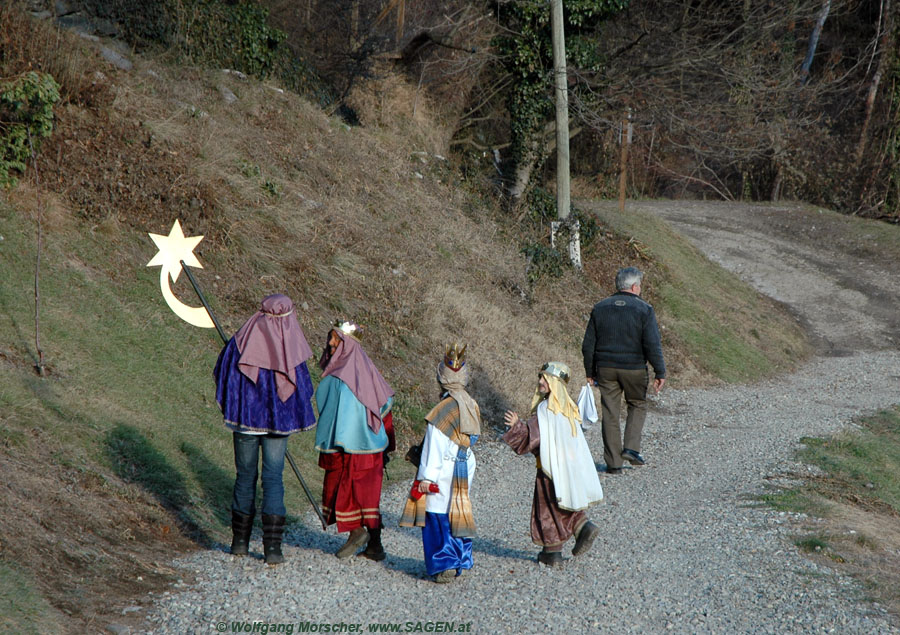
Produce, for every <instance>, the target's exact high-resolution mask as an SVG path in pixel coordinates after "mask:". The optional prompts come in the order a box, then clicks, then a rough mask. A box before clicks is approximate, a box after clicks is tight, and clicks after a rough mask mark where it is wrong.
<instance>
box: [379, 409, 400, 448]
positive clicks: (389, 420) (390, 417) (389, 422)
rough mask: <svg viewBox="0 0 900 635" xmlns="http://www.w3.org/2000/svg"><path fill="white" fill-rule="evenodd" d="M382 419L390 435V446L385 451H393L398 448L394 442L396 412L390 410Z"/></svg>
mask: <svg viewBox="0 0 900 635" xmlns="http://www.w3.org/2000/svg"><path fill="white" fill-rule="evenodd" d="M381 421H382V422H383V423H384V431H385V432H387V436H388V446H387V449H386V450H385V452H393V451H394V450H395V449H397V446H396V444H395V442H394V413H393V412H388V413H387V414H386V415H384V419H382V420H381Z"/></svg>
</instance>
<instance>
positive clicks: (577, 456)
mask: <svg viewBox="0 0 900 635" xmlns="http://www.w3.org/2000/svg"><path fill="white" fill-rule="evenodd" d="M537 417H538V427H539V429H540V433H541V471H543V472H544V474H546V475H547V476H549V477H550V479H551V480H552V481H553V489H554V490H556V501H557V504H558V505H559V506H560V507H561V508H562V509H565V510H568V511H573V512H574V511H580V510H582V509H586V508H587V507H589V506H590V505H592V504H593V503H596V502H598V501H601V500H603V488H602V487H601V486H600V477H599V476H597V466H596V465H594V458H593V457H592V456H591V450H590V448H588V444H587V441H585V439H584V433H583V432H582V431H581V426H574V427H575V436H572V427H573V426H572V424H571V423H570V422H569V420H568V419H567V418H566V417H564V416H563V415H561V414H555V413H552V412H550V410H549V409H548V408H547V401H546V400H544V401H542V402H541V403H540V404H539V405H538V407H537Z"/></svg>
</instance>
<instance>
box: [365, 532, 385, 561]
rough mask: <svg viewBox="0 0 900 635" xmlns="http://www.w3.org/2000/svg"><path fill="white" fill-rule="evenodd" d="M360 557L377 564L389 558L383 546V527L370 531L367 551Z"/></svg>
mask: <svg viewBox="0 0 900 635" xmlns="http://www.w3.org/2000/svg"><path fill="white" fill-rule="evenodd" d="M359 555H361V556H363V557H366V558H368V559H369V560H374V561H375V562H381V561H382V560H384V559H385V558H386V557H387V554H386V553H385V552H384V547H383V546H382V545H381V527H379V528H378V529H369V544H367V545H366V550H365V551H363V552H362V553H360V554H359Z"/></svg>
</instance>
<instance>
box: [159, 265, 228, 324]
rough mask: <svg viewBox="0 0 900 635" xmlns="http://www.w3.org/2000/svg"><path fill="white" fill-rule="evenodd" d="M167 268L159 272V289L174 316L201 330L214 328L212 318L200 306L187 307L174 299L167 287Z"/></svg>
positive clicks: (168, 276) (162, 268)
mask: <svg viewBox="0 0 900 635" xmlns="http://www.w3.org/2000/svg"><path fill="white" fill-rule="evenodd" d="M170 279H171V277H170V275H169V268H168V267H166V266H163V267H161V268H160V270H159V288H160V289H161V290H162V294H163V298H164V299H165V301H166V304H168V305H169V308H170V309H172V311H174V312H175V315H177V316H178V317H180V318H181V319H182V320H184V321H185V322H187V323H188V324H190V325H192V326H199V327H200V328H202V329H211V328H215V326H216V325H215V324H213V321H212V318H211V317H209V313H207V312H206V309H204V308H203V307H202V306H200V307H196V306H188V305H186V304H184V303H183V302H182V301H181V300H179V299H178V298H176V297H175V294H174V293H172V289H171V288H170V287H169V280H170Z"/></svg>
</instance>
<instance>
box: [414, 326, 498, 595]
mask: <svg viewBox="0 0 900 635" xmlns="http://www.w3.org/2000/svg"><path fill="white" fill-rule="evenodd" d="M465 354H466V347H465V346H463V347H462V348H460V347H459V345H457V344H454V345H453V346H448V347H447V348H446V352H445V355H444V360H443V361H442V362H441V363H440V365H438V369H437V380H438V384H439V385H440V387H441V392H442V394H441V401H440V402H439V403H438V404H437V405H436V406H435V407H434V408H432V410H431V412H429V413H428V414H427V415H426V416H425V420H426V421H427V422H428V425H427V426H426V428H425V439H424V440H423V442H422V454H421V459H420V461H419V471H418V473H417V475H416V480H415V481H414V482H413V487H412V490H411V491H410V496H409V499H408V500H407V502H406V506H405V507H404V510H403V514H402V516H401V518H400V525H401V526H403V527H421V528H422V547H423V550H424V553H425V569H426V571H427V572H428V575H431V576H434V580H435V582H439V583H446V582H451V581H453V580H454V579H455V578H456V577H457V576H459V575H461V574H462V572H463V571H464V570H466V569H471V568H472V565H473V560H472V536H474V535H475V520H474V518H473V516H472V503H471V501H470V500H469V489H470V487H471V484H472V476H473V475H474V473H475V456H474V454H473V453H472V446H473V445H475V442H476V441H477V440H478V435H479V434H481V412H480V410H479V409H478V404H477V403H476V402H475V400H474V399H472V397H471V396H470V395H469V393H468V392H466V385H467V384H468V381H469V370H468V366H466V363H465Z"/></svg>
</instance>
